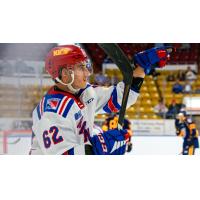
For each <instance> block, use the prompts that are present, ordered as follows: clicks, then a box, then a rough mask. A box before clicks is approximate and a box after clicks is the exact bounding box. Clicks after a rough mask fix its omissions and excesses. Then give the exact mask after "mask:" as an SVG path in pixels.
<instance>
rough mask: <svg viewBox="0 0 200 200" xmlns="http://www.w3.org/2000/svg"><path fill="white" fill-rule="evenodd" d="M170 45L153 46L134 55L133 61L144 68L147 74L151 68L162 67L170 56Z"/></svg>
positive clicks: (171, 49)
mask: <svg viewBox="0 0 200 200" xmlns="http://www.w3.org/2000/svg"><path fill="white" fill-rule="evenodd" d="M172 51H173V48H172V47H155V48H151V49H148V50H145V51H142V52H139V53H136V54H135V55H134V63H135V64H136V65H139V66H141V67H142V68H143V69H144V72H145V74H149V72H150V71H151V69H153V68H162V67H164V66H165V65H166V63H167V61H168V60H169V58H170V53H171V52H172Z"/></svg>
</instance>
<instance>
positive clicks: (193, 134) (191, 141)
mask: <svg viewBox="0 0 200 200" xmlns="http://www.w3.org/2000/svg"><path fill="white" fill-rule="evenodd" d="M175 125H176V134H177V135H178V136H182V137H183V150H182V155H194V154H195V149H196V148H199V141H198V136H199V133H198V130H197V128H196V124H195V123H194V122H193V121H192V120H191V119H190V118H188V117H187V116H186V113H185V112H180V113H179V114H178V115H177V117H176V120H175Z"/></svg>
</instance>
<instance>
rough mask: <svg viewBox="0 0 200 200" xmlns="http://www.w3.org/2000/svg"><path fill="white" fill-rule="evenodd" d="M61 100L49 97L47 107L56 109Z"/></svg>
mask: <svg viewBox="0 0 200 200" xmlns="http://www.w3.org/2000/svg"><path fill="white" fill-rule="evenodd" d="M59 102H60V99H58V98H52V99H48V100H47V105H46V109H52V110H56V109H57V108H58V105H59Z"/></svg>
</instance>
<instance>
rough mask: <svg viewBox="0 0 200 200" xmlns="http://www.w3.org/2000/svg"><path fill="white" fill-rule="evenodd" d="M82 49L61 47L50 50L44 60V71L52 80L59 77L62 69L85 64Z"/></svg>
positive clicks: (74, 46) (68, 46)
mask: <svg viewBox="0 0 200 200" xmlns="http://www.w3.org/2000/svg"><path fill="white" fill-rule="evenodd" d="M87 60H88V58H87V55H86V53H85V51H84V50H83V49H81V48H80V47H79V46H76V45H62V46H58V47H55V48H53V49H51V51H50V52H49V53H48V54H47V57H46V60H45V70H46V71H47V72H48V73H49V74H50V75H51V77H52V78H53V79H55V78H57V77H58V76H59V70H60V68H62V67H68V68H72V69H73V66H74V65H75V64H77V63H79V62H87Z"/></svg>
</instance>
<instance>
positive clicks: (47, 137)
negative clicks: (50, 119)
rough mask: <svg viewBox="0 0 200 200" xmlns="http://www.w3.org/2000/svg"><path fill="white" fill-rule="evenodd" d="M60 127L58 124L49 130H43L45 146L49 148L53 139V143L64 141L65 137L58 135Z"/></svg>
mask: <svg viewBox="0 0 200 200" xmlns="http://www.w3.org/2000/svg"><path fill="white" fill-rule="evenodd" d="M58 132H59V130H58V128H57V127H56V126H52V127H50V129H49V131H47V130H45V131H44V132H43V135H42V136H43V141H44V146H45V148H49V147H50V146H51V141H53V144H58V143H60V142H62V141H63V137H62V136H61V135H60V136H59V135H58Z"/></svg>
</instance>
